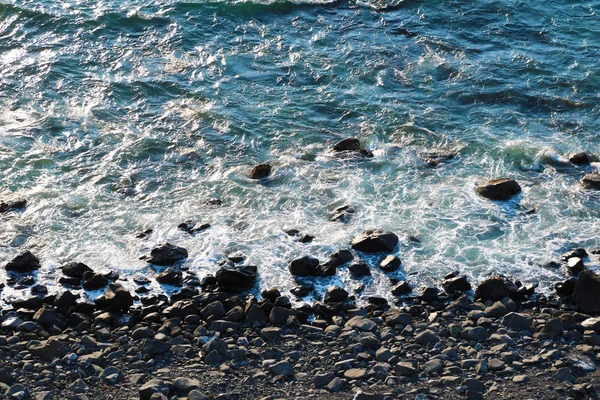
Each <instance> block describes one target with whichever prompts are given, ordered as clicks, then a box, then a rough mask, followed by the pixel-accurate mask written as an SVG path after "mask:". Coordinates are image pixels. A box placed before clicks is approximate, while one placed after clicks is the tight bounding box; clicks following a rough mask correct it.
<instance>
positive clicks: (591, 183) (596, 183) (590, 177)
mask: <svg viewBox="0 0 600 400" xmlns="http://www.w3.org/2000/svg"><path fill="white" fill-rule="evenodd" d="M581 186H583V187H584V188H586V189H596V190H599V189H600V174H587V175H586V176H584V177H583V179H582V180H581Z"/></svg>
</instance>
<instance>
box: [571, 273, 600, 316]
mask: <svg viewBox="0 0 600 400" xmlns="http://www.w3.org/2000/svg"><path fill="white" fill-rule="evenodd" d="M598 293H600V275H597V274H596V273H594V272H592V271H589V270H585V271H583V272H582V273H581V274H580V275H579V280H578V281H577V285H576V286H575V290H574V291H573V300H574V301H575V303H576V304H577V307H578V308H579V309H580V310H581V311H583V312H584V313H586V314H599V313H600V296H598Z"/></svg>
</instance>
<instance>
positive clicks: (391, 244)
mask: <svg viewBox="0 0 600 400" xmlns="http://www.w3.org/2000/svg"><path fill="white" fill-rule="evenodd" d="M397 245H398V236H396V234H394V233H392V232H386V231H382V230H380V229H372V230H366V231H364V232H363V233H361V234H360V235H358V236H357V237H355V238H354V240H353V241H352V248H353V249H354V250H358V251H363V252H365V253H382V252H388V253H389V252H392V251H393V250H394V249H395V248H396V246H397Z"/></svg>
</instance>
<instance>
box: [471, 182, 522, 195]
mask: <svg viewBox="0 0 600 400" xmlns="http://www.w3.org/2000/svg"><path fill="white" fill-rule="evenodd" d="M476 191H477V194H479V195H480V196H482V197H485V198H487V199H491V200H508V199H510V198H511V197H513V196H514V195H515V194H517V193H519V192H521V186H519V184H518V183H517V181H515V180H514V179H509V178H501V179H495V180H491V181H489V182H488V183H486V184H485V185H482V186H478V187H477V189H476Z"/></svg>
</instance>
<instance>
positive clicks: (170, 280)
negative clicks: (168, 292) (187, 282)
mask: <svg viewBox="0 0 600 400" xmlns="http://www.w3.org/2000/svg"><path fill="white" fill-rule="evenodd" d="M156 281H157V282H158V283H162V284H165V285H175V286H181V285H182V283H183V274H182V273H181V271H180V270H179V269H178V268H173V267H169V268H167V269H165V270H164V271H163V272H161V273H160V274H158V275H157V276H156Z"/></svg>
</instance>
